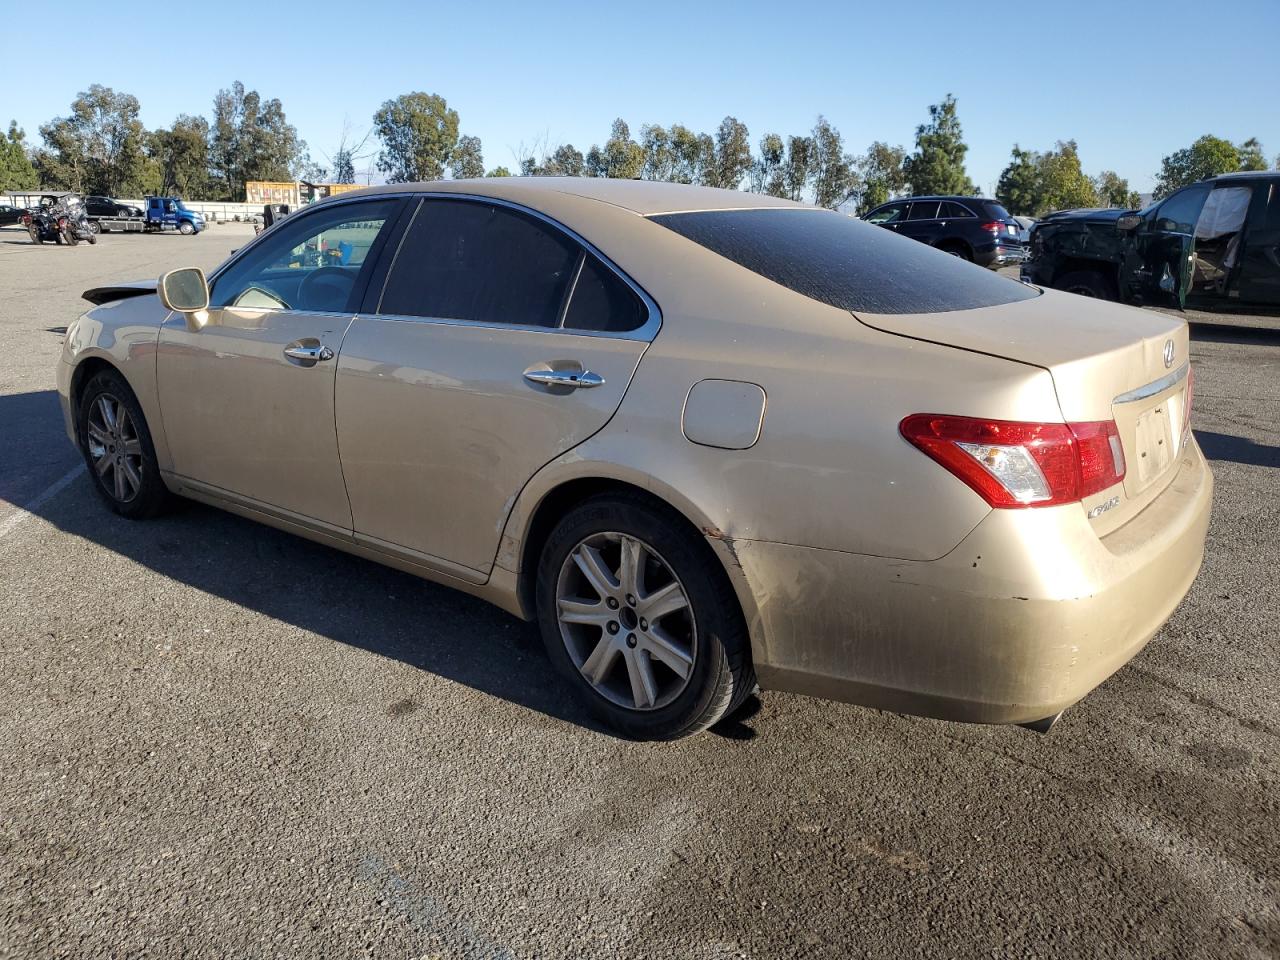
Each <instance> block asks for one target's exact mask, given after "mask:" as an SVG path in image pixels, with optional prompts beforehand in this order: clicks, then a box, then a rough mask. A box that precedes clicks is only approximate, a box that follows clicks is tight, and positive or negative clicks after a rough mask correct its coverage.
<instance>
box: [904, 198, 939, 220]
mask: <svg viewBox="0 0 1280 960" xmlns="http://www.w3.org/2000/svg"><path fill="white" fill-rule="evenodd" d="M937 217H938V201H937V200H925V201H917V202H915V203H913V204H912V205H911V214H910V216H908V217H907V219H908V220H936V219H937Z"/></svg>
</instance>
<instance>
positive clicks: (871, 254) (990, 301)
mask: <svg viewBox="0 0 1280 960" xmlns="http://www.w3.org/2000/svg"><path fill="white" fill-rule="evenodd" d="M650 219H651V220H653V221H654V222H656V223H660V224H662V225H663V226H665V227H667V228H669V229H671V230H674V231H675V232H676V233H679V234H681V235H683V236H685V237H688V238H689V239H690V240H693V241H695V242H696V243H699V244H701V245H702V246H704V247H706V248H707V249H709V250H712V251H714V252H715V253H718V254H720V255H721V256H723V257H727V258H728V259H730V260H732V261H734V262H735V263H737V264H739V265H741V266H743V267H746V268H747V269H748V270H752V271H754V272H755V273H758V274H760V275H761V276H762V277H767V278H768V279H770V280H772V281H774V282H775V283H780V284H782V285H783V286H784V287H788V288H789V289H791V290H794V291H795V292H796V293H800V294H803V295H804V296H806V297H811V298H813V299H814V300H818V301H821V302H822V303H828V304H831V305H832V306H833V307H839V308H841V309H842V310H855V311H865V312H867V313H938V312H942V311H946V310H968V309H972V308H974V307H989V306H994V305H995V304H1000V303H1013V302H1014V301H1017V300H1029V299H1031V298H1032V297H1035V296H1038V295H1039V294H1038V293H1037V292H1036V291H1035V289H1034V288H1032V287H1029V286H1027V285H1025V284H1022V283H1018V282H1017V281H1016V280H1010V279H1008V278H1007V277H1002V276H999V275H998V274H995V273H992V272H991V271H990V270H984V269H983V268H982V267H976V266H974V265H973V264H971V263H966V262H965V261H963V260H961V259H960V258H959V257H953V256H951V255H949V254H946V253H942V252H941V251H939V250H937V249H935V248H933V247H930V246H929V245H927V244H923V243H919V242H917V241H915V240H912V239H910V238H908V237H903V236H901V235H899V234H897V233H895V232H894V231H892V230H878V229H876V228H875V227H874V226H872V225H871V224H868V223H864V222H862V221H861V220H856V219H854V218H852V217H846V216H844V215H842V214H839V213H831V212H828V211H824V210H788V209H780V210H778V209H775V210H711V211H704V212H699V213H670V214H663V215H660V216H655V217H651V218H650Z"/></svg>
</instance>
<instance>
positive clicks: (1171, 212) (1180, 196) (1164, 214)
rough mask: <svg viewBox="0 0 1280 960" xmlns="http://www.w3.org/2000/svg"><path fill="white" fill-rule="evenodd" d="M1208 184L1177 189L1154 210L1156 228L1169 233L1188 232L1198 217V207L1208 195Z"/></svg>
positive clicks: (1202, 204) (1201, 205)
mask: <svg viewBox="0 0 1280 960" xmlns="http://www.w3.org/2000/svg"><path fill="white" fill-rule="evenodd" d="M1209 188H1210V184H1207V183H1197V184H1195V185H1194V186H1190V187H1187V188H1185V189H1183V190H1179V191H1178V192H1177V193H1175V194H1174V195H1173V196H1171V197H1170V198H1169V199H1168V200H1166V201H1165V202H1164V203H1162V204H1160V209H1159V210H1157V211H1156V229H1157V230H1163V231H1166V232H1169V233H1190V232H1191V231H1192V230H1194V229H1195V224H1196V221H1197V220H1199V219H1200V208H1201V207H1203V206H1204V201H1205V198H1206V197H1208V195H1209Z"/></svg>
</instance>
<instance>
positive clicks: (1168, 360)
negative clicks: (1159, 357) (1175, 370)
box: [1164, 340, 1173, 367]
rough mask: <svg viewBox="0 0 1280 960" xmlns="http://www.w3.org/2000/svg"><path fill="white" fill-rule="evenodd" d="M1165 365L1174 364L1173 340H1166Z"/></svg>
mask: <svg viewBox="0 0 1280 960" xmlns="http://www.w3.org/2000/svg"><path fill="white" fill-rule="evenodd" d="M1164 365H1165V366H1166V367H1172V366H1173V341H1172V340H1166V341H1165V342H1164Z"/></svg>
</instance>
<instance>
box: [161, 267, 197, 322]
mask: <svg viewBox="0 0 1280 960" xmlns="http://www.w3.org/2000/svg"><path fill="white" fill-rule="evenodd" d="M156 292H157V293H159V294H160V302H161V303H163V304H164V305H165V306H166V307H167V308H168V309H170V310H173V311H175V312H177V313H199V312H201V311H202V310H208V309H209V282H208V281H207V280H205V278H204V271H203V270H201V269H200V268H199V267H183V268H182V269H181V270H170V271H169V272H168V273H166V274H165V275H164V276H163V277H161V278H160V283H159V284H158V286H157V288H156Z"/></svg>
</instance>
